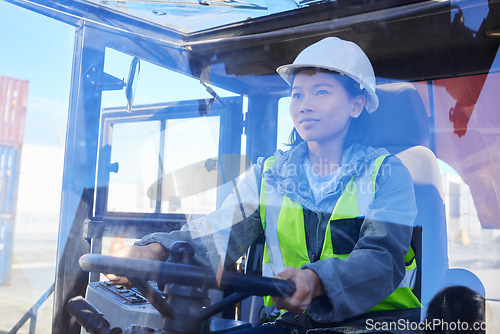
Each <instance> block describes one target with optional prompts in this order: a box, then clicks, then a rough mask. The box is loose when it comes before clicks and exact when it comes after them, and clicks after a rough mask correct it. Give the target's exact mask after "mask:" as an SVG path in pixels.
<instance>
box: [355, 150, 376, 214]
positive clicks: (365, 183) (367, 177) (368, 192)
mask: <svg viewBox="0 0 500 334" xmlns="http://www.w3.org/2000/svg"><path fill="white" fill-rule="evenodd" d="M374 169H375V160H373V161H372V162H371V163H370V166H368V168H367V169H366V170H365V172H364V173H363V174H362V175H360V176H359V177H357V178H356V197H357V199H358V208H359V216H360V217H364V216H365V214H366V212H367V211H368V207H369V206H370V204H371V202H372V201H373V198H374V194H373V184H372V173H373V171H374Z"/></svg>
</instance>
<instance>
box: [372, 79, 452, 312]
mask: <svg viewBox="0 0 500 334" xmlns="http://www.w3.org/2000/svg"><path fill="white" fill-rule="evenodd" d="M377 95H378V96H379V99H380V106H379V108H378V109H377V110H376V111H375V112H374V113H373V114H372V119H373V122H374V129H375V131H374V138H373V142H372V146H375V147H384V148H386V149H387V150H388V151H389V152H390V153H392V154H394V155H396V156H397V157H398V158H400V159H401V161H402V162H403V164H404V165H405V166H406V167H407V168H408V170H409V172H410V174H411V176H412V178H413V183H414V187H415V198H416V202H417V209H418V214H417V217H416V219H415V224H414V225H415V226H420V227H422V254H421V257H422V265H421V268H420V275H421V302H422V304H423V306H424V309H425V306H426V305H427V304H428V302H429V301H430V299H431V298H432V297H433V296H434V295H435V293H436V292H438V291H439V290H440V289H441V288H442V287H443V286H444V281H445V276H446V271H447V269H448V248H447V232H446V216H445V210H444V202H443V197H442V195H443V191H442V184H441V176H440V172H439V167H438V163H437V159H436V156H435V155H434V153H433V152H432V151H431V150H429V149H428V148H427V147H425V146H424V145H425V144H426V143H427V141H428V138H429V129H430V126H429V118H428V116H427V112H426V110H425V106H424V104H423V102H422V99H421V97H420V95H419V93H418V91H417V90H416V88H415V87H414V86H413V85H412V84H410V83H405V82H403V83H391V84H385V85H379V86H378V87H377Z"/></svg>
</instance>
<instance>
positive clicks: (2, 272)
mask: <svg viewBox="0 0 500 334" xmlns="http://www.w3.org/2000/svg"><path fill="white" fill-rule="evenodd" d="M13 238H14V219H13V216H11V215H4V214H0V286H1V285H5V284H8V283H9V280H10V270H11V266H12V245H13Z"/></svg>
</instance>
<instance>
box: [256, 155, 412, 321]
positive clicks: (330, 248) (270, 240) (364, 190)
mask: <svg viewBox="0 0 500 334" xmlns="http://www.w3.org/2000/svg"><path fill="white" fill-rule="evenodd" d="M387 156H388V155H382V156H380V157H378V158H377V159H375V161H374V162H372V164H371V165H370V166H369V168H368V169H367V172H366V173H365V174H364V176H363V175H361V176H359V177H354V176H353V177H352V178H351V179H350V180H349V182H348V183H347V185H346V187H345V189H344V191H343V193H342V195H341V196H340V197H339V199H338V201H337V204H336V205H335V208H334V209H333V212H332V215H331V217H330V219H329V222H328V225H327V227H326V233H325V239H324V241H323V247H322V250H321V256H320V258H319V259H320V260H322V259H327V258H333V257H336V258H339V259H342V260H345V259H347V258H348V257H349V254H350V252H351V250H352V248H353V247H354V244H355V243H356V242H357V240H358V238H359V228H360V227H361V223H362V221H363V219H364V214H365V213H366V210H367V209H368V206H369V205H370V203H371V201H372V200H373V198H374V196H375V180H376V178H377V175H378V172H379V170H380V167H381V165H382V162H383V161H384V159H385V158H386V157H387ZM274 162H275V157H274V156H272V157H270V158H268V159H266V161H265V162H264V168H263V171H264V172H265V171H266V170H268V169H269V168H271V167H272V166H273V164H274ZM271 203H272V205H271ZM280 203H281V205H280ZM260 217H261V221H262V227H263V229H264V233H265V235H266V243H265V246H264V256H263V265H262V271H263V276H267V277H273V276H275V275H276V274H277V273H279V272H280V271H282V270H283V269H284V267H294V268H301V267H302V266H304V265H306V264H308V263H310V259H309V256H308V253H307V244H306V233H305V227H304V213H303V208H302V205H300V204H299V203H297V202H295V201H293V200H291V199H290V198H289V197H287V196H284V195H282V194H279V193H278V191H276V190H275V189H271V188H270V187H268V186H267V183H266V181H265V180H264V178H262V183H261V192H260ZM346 224H357V225H356V226H355V228H354V230H355V231H354V233H355V236H354V237H353V235H352V233H353V232H352V230H353V228H352V226H347V225H346ZM332 226H334V227H335V228H332ZM332 230H333V232H334V233H333V234H332ZM356 230H357V231H356ZM336 231H341V232H342V233H340V234H343V232H345V231H349V232H348V233H351V234H350V235H348V237H349V238H351V239H353V238H355V240H353V241H352V244H351V245H350V246H349V245H348V246H347V247H346V245H345V243H343V242H342V241H340V243H339V242H338V239H342V236H340V237H339V236H338V235H335V233H336ZM405 265H406V274H405V277H404V278H403V280H402V282H401V283H400V285H399V286H398V288H397V289H396V290H395V291H394V292H392V293H391V294H390V295H389V296H387V297H386V298H385V299H384V300H383V301H381V302H380V303H378V304H377V305H375V306H374V307H372V308H371V309H369V310H368V311H367V312H372V311H383V310H399V309H409V308H420V307H421V304H420V302H419V300H418V298H417V297H416V296H415V295H414V294H413V292H412V290H413V288H414V286H415V279H416V270H417V263H416V259H415V253H414V252H413V249H412V248H411V247H410V249H409V251H408V253H407V254H406V256H405ZM353 274H356V273H353ZM264 304H265V305H266V306H271V305H272V300H271V298H270V297H269V296H266V297H264Z"/></svg>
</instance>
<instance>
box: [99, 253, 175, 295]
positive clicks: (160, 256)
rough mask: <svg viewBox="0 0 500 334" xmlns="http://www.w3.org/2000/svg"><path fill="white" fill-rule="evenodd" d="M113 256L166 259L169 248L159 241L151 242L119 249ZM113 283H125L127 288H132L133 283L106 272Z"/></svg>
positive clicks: (125, 278)
mask: <svg viewBox="0 0 500 334" xmlns="http://www.w3.org/2000/svg"><path fill="white" fill-rule="evenodd" d="M111 256H115V257H125V258H129V257H131V258H138V259H145V260H166V259H167V256H168V252H167V250H166V249H165V248H164V247H163V246H162V245H161V244H159V243H151V244H148V245H145V246H135V245H134V246H130V247H124V248H120V249H117V250H115V251H113V252H112V253H111ZM105 276H106V277H107V278H108V279H109V282H110V283H111V284H112V285H123V286H125V287H126V288H129V289H130V288H131V287H132V283H131V282H130V281H129V280H128V278H127V277H124V276H116V275H114V274H105Z"/></svg>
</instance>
